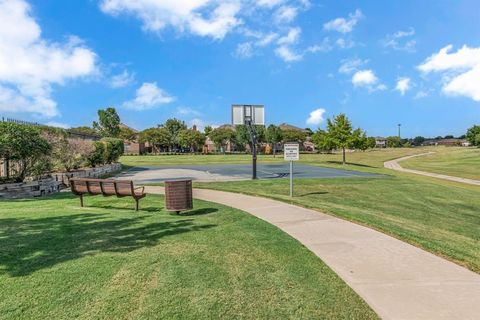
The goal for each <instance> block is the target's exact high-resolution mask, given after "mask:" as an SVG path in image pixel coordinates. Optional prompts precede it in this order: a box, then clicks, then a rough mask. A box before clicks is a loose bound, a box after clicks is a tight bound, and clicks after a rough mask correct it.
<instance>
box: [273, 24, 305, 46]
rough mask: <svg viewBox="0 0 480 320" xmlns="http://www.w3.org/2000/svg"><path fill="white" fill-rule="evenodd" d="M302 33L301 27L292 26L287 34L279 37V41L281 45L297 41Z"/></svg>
mask: <svg viewBox="0 0 480 320" xmlns="http://www.w3.org/2000/svg"><path fill="white" fill-rule="evenodd" d="M301 33H302V29H300V28H299V27H296V28H290V30H288V33H287V35H286V36H283V37H281V38H280V39H278V41H277V43H278V44H279V45H286V44H294V43H297V42H298V39H299V38H300V34H301Z"/></svg>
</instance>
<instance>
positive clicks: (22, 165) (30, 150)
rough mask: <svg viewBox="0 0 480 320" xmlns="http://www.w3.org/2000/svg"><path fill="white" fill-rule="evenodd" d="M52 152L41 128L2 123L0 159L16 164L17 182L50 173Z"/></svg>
mask: <svg viewBox="0 0 480 320" xmlns="http://www.w3.org/2000/svg"><path fill="white" fill-rule="evenodd" d="M51 152H52V148H51V146H50V144H49V143H48V141H47V140H46V139H45V138H44V137H42V135H41V131H40V130H39V128H37V127H34V126H29V125H22V124H16V123H10V122H1V123H0V157H1V158H4V159H5V161H7V164H10V161H13V162H14V164H15V165H14V166H13V168H14V169H15V170H14V171H15V172H14V176H15V177H14V179H15V181H18V182H22V181H24V180H25V178H26V177H27V176H35V177H37V176H40V175H42V174H44V173H46V172H48V171H50V170H51V168H52V164H51V159H50V157H49V156H50V154H51ZM7 172H9V170H7ZM7 175H8V174H7ZM7 178H9V177H8V176H7Z"/></svg>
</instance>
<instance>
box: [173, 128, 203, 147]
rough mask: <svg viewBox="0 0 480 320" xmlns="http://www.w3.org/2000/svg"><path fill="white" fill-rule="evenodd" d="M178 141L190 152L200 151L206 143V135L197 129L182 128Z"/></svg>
mask: <svg viewBox="0 0 480 320" xmlns="http://www.w3.org/2000/svg"><path fill="white" fill-rule="evenodd" d="M177 143H178V144H179V145H180V146H181V147H183V148H189V149H190V152H195V151H198V150H199V149H200V148H201V147H202V146H203V145H204V143H205V135H204V134H203V133H201V132H199V131H197V130H192V129H185V130H181V131H180V132H179V133H178V135H177Z"/></svg>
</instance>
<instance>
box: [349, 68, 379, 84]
mask: <svg viewBox="0 0 480 320" xmlns="http://www.w3.org/2000/svg"><path fill="white" fill-rule="evenodd" d="M377 82H378V78H377V76H376V75H375V73H374V72H373V71H372V70H370V69H367V70H360V71H357V72H355V74H354V75H353V77H352V83H353V85H355V86H358V87H364V86H369V85H373V84H376V83H377Z"/></svg>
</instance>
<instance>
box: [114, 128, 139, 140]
mask: <svg viewBox="0 0 480 320" xmlns="http://www.w3.org/2000/svg"><path fill="white" fill-rule="evenodd" d="M137 136H138V135H137V133H136V132H135V131H133V130H132V129H130V128H126V127H121V128H120V133H119V135H118V137H119V138H121V139H123V140H127V141H135V140H137Z"/></svg>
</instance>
